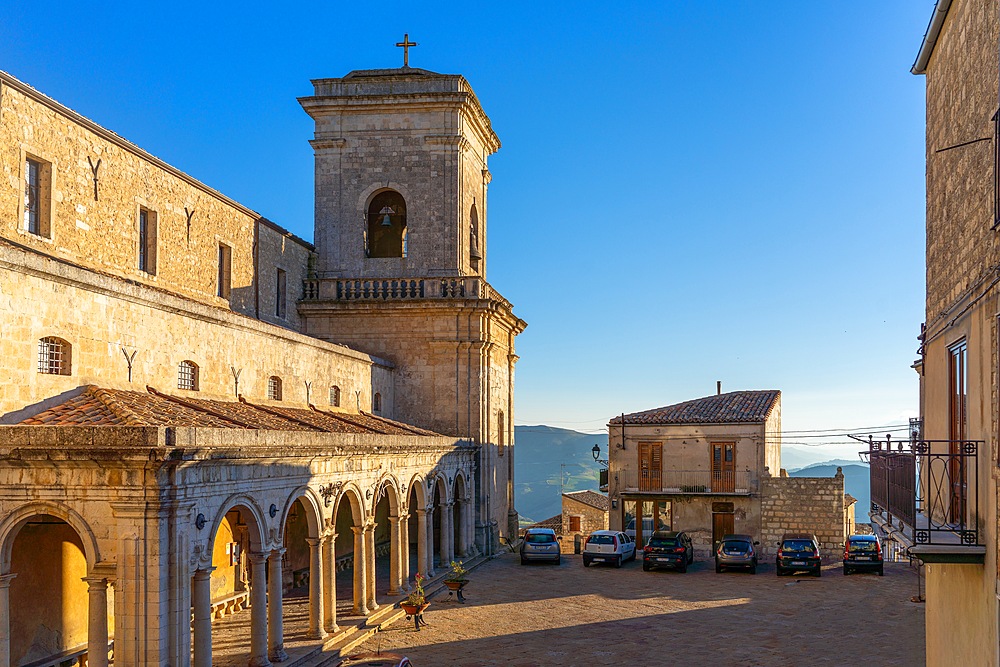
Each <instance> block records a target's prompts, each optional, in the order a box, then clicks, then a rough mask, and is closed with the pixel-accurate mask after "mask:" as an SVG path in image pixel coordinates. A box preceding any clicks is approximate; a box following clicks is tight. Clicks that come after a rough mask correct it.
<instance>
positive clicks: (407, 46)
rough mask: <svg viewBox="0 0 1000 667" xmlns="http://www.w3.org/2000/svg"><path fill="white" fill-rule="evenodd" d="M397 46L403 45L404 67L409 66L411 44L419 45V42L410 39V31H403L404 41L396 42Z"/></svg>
mask: <svg viewBox="0 0 1000 667" xmlns="http://www.w3.org/2000/svg"><path fill="white" fill-rule="evenodd" d="M396 46H401V47H403V67H409V66H410V47H411V46H419V44H417V43H416V42H411V41H410V33H408V32H404V33H403V41H402V42H396Z"/></svg>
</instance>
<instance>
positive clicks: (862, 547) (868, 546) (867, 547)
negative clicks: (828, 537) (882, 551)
mask: <svg viewBox="0 0 1000 667" xmlns="http://www.w3.org/2000/svg"><path fill="white" fill-rule="evenodd" d="M856 551H860V552H865V553H867V552H875V551H878V549H877V548H876V546H875V541H874V540H865V541H863V542H851V552H852V553H853V552H856Z"/></svg>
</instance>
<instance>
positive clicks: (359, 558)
mask: <svg viewBox="0 0 1000 667" xmlns="http://www.w3.org/2000/svg"><path fill="white" fill-rule="evenodd" d="M351 530H353V531H354V613H355V614H357V615H358V616H367V615H368V605H367V604H366V597H367V596H366V595H365V581H366V580H367V576H366V575H365V564H366V563H365V529H364V526H351Z"/></svg>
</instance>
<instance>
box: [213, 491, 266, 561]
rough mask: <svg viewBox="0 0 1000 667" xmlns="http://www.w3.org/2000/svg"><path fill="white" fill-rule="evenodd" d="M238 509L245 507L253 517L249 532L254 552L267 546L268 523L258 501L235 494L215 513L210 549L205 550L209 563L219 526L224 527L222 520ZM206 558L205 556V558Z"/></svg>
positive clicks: (241, 494)
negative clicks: (228, 513)
mask: <svg viewBox="0 0 1000 667" xmlns="http://www.w3.org/2000/svg"><path fill="white" fill-rule="evenodd" d="M236 507H244V508H246V510H247V511H248V512H249V513H250V516H251V517H253V522H248V523H247V532H248V533H249V537H250V548H251V550H253V551H258V552H259V551H263V550H264V549H265V547H266V546H269V545H267V544H266V536H267V532H266V527H267V522H266V521H265V520H264V512H263V511H262V510H261V508H260V505H258V504H257V501H256V500H254V499H253V498H251V497H250V496H248V495H246V494H243V493H234V494H233V495H231V496H229V497H228V498H226V500H225V502H223V503H222V505H221V506H220V507H219V511H218V512H216V513H215V518H214V519H213V520H212V523H211V524H209V530H210V533H209V535H208V548H207V549H206V550H205V552H204V553H205V554H207V558H208V559H209V562H211V558H212V551H213V550H214V549H215V537H216V535H217V534H218V532H219V526H221V525H222V520H223V519H225V518H226V513H227V512H229V510H231V509H233V508H236ZM204 557H205V556H203V558H204Z"/></svg>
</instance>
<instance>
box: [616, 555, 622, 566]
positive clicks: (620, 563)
mask: <svg viewBox="0 0 1000 667" xmlns="http://www.w3.org/2000/svg"><path fill="white" fill-rule="evenodd" d="M621 566H622V557H621V555H619V556H618V558H616V559H615V567H621Z"/></svg>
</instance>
